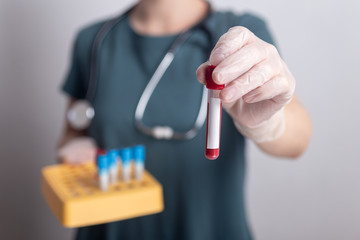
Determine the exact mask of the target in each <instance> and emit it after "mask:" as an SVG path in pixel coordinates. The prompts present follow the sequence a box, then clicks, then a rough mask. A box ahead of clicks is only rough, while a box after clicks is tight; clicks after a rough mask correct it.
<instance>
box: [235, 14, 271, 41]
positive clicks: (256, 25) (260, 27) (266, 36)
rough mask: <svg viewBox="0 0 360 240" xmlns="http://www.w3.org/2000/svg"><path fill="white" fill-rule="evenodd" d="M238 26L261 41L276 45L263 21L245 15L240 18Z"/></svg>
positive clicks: (250, 15)
mask: <svg viewBox="0 0 360 240" xmlns="http://www.w3.org/2000/svg"><path fill="white" fill-rule="evenodd" d="M240 24H241V26H244V27H246V28H248V29H249V30H250V31H252V32H253V33H254V34H255V35H256V36H257V37H258V38H260V39H262V40H263V41H265V42H267V43H270V44H273V45H276V44H275V41H274V38H273V36H272V35H271V33H270V30H269V28H268V26H267V24H266V22H265V20H264V19H262V18H260V17H258V16H256V15H254V14H250V13H245V14H243V15H241V17H240Z"/></svg>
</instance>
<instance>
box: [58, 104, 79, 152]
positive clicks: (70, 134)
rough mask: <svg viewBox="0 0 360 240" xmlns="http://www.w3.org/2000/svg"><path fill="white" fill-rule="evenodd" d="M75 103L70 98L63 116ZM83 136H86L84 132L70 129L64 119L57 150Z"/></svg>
mask: <svg viewBox="0 0 360 240" xmlns="http://www.w3.org/2000/svg"><path fill="white" fill-rule="evenodd" d="M75 101H76V100H75V99H72V98H71V99H69V101H68V104H67V107H66V112H65V115H66V114H67V111H68V110H69V108H70V107H71V106H72V105H73V104H74V102H75ZM83 136H86V131H84V130H82V131H78V130H75V129H73V128H71V126H70V124H69V122H68V120H67V118H66V117H65V126H64V131H63V133H62V135H61V137H60V139H59V142H58V146H57V148H58V149H59V148H61V147H62V146H64V145H65V144H66V143H67V142H69V141H71V140H72V139H75V138H78V137H83Z"/></svg>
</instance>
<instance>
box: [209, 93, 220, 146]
mask: <svg viewBox="0 0 360 240" xmlns="http://www.w3.org/2000/svg"><path fill="white" fill-rule="evenodd" d="M220 117H221V100H220V99H219V98H210V99H209V113H208V129H207V130H208V135H207V147H206V148H208V149H218V148H219V143H220Z"/></svg>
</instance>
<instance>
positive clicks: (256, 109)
mask: <svg viewBox="0 0 360 240" xmlns="http://www.w3.org/2000/svg"><path fill="white" fill-rule="evenodd" d="M243 107H244V109H243V111H244V112H247V113H248V114H246V116H244V118H243V120H242V122H241V123H242V124H243V125H244V126H246V127H257V126H259V125H260V124H262V123H264V122H265V121H267V120H268V119H270V118H271V116H273V115H274V114H275V113H276V112H278V111H279V110H281V109H282V108H283V105H281V104H274V102H273V101H272V99H268V100H264V101H260V102H255V103H252V104H244V106H243Z"/></svg>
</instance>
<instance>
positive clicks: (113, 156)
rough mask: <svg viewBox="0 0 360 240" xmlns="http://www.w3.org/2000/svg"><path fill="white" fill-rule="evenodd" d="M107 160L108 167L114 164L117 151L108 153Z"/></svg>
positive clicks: (113, 150)
mask: <svg viewBox="0 0 360 240" xmlns="http://www.w3.org/2000/svg"><path fill="white" fill-rule="evenodd" d="M107 155H108V158H109V162H110V165H113V164H116V161H117V157H118V156H119V151H118V150H117V149H111V150H109V151H108V154H107Z"/></svg>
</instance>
